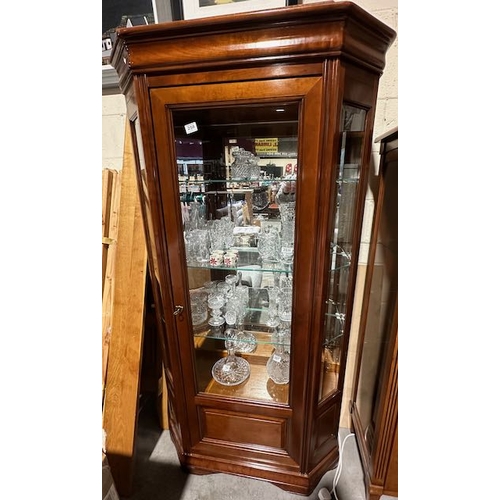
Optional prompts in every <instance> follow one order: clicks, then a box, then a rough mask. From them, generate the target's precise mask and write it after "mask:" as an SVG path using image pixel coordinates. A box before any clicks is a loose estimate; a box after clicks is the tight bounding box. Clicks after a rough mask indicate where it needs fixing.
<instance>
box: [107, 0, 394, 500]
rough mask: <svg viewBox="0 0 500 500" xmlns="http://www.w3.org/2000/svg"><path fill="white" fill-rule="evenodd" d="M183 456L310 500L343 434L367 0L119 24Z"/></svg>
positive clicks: (368, 98)
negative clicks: (364, 5) (360, 4)
mask: <svg viewBox="0 0 500 500" xmlns="http://www.w3.org/2000/svg"><path fill="white" fill-rule="evenodd" d="M117 37H118V38H117V43H116V45H115V47H114V49H113V53H112V59H111V63H112V65H113V66H114V67H115V68H116V70H117V72H118V75H119V82H120V88H121V90H122V92H123V94H124V95H125V97H126V103H127V116H128V119H129V120H130V124H131V130H132V136H133V140H134V147H135V155H136V164H137V179H138V186H139V191H140V197H141V203H142V210H143V218H144V221H145V232H146V239H147V245H148V258H149V272H150V274H151V282H152V288H153V295H154V300H155V309H156V314H157V319H158V324H159V328H160V332H159V336H160V338H161V341H162V350H163V357H164V366H165V377H166V385H167V390H168V412H169V428H170V433H171V437H172V441H173V443H174V445H175V448H176V450H177V453H178V456H179V460H180V463H181V465H182V467H183V468H184V469H185V470H188V471H190V472H193V473H211V472H225V473H229V474H237V475H241V476H246V477H252V478H257V479H262V480H265V481H269V482H271V483H274V484H276V485H278V486H279V487H281V488H283V489H285V490H288V491H291V492H295V493H299V494H304V495H306V494H310V493H311V492H312V491H313V489H314V487H315V486H316V485H317V483H318V482H319V480H320V478H321V477H322V476H323V475H324V474H325V472H327V471H328V470H329V469H330V468H331V467H333V466H334V465H335V464H336V463H337V461H338V453H339V443H338V427H339V416H340V407H341V401H342V388H343V381H344V371H345V363H346V350H347V345H348V340H349V339H348V336H349V329H350V325H351V311H352V303H353V295H354V284H355V282H356V268H357V259H358V248H359V240H360V232H361V219H362V214H363V205H364V195H365V188H366V182H367V181H366V177H367V172H366V170H367V166H368V164H369V160H370V153H371V141H372V135H373V121H374V111H375V110H374V107H375V103H376V96H377V88H378V82H379V78H380V75H381V73H382V71H383V68H384V65H385V54H386V51H387V49H388V47H389V46H390V45H391V43H392V41H393V40H394V38H395V32H394V31H393V30H392V29H391V28H389V27H387V26H386V25H385V24H383V23H382V22H380V21H379V20H377V19H376V18H374V17H373V16H372V15H370V14H368V13H367V12H365V11H364V10H362V9H361V8H360V7H358V6H357V5H355V4H352V3H350V2H321V3H317V4H312V5H298V6H291V7H283V8H276V9H270V10H263V11H255V12H250V13H245V14H232V15H226V16H218V17H211V18H205V19H196V20H188V21H174V22H170V23H165V24H157V25H150V26H140V27H134V28H123V29H120V30H118V31H117Z"/></svg>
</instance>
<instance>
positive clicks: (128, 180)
mask: <svg viewBox="0 0 500 500" xmlns="http://www.w3.org/2000/svg"><path fill="white" fill-rule="evenodd" d="M135 176H136V174H135V164H134V156H133V148H132V144H131V134H130V125H129V123H128V121H127V123H126V129H125V148H124V158H123V170H122V183H121V197H120V235H119V238H118V241H117V242H116V261H115V280H114V281H115V283H114V287H115V291H114V301H113V317H112V324H113V330H112V335H111V339H110V344H109V360H108V371H107V377H106V387H105V396H104V409H103V428H104V430H105V431H106V433H107V439H106V455H107V457H108V460H109V464H110V467H111V471H112V474H113V478H114V480H115V484H116V488H117V491H118V493H119V494H120V495H123V496H129V495H130V494H131V491H132V473H133V454H134V446H135V437H136V430H137V416H138V411H137V410H138V400H139V394H140V371H141V358H142V343H143V334H144V309H145V307H144V304H145V285H146V272H147V252H146V243H145V235H144V226H143V221H142V215H141V207H140V203H139V195H138V191H137V181H136V178H135Z"/></svg>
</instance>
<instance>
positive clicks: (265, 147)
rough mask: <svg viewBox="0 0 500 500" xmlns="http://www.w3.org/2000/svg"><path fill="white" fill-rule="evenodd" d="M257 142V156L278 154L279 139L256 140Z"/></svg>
mask: <svg viewBox="0 0 500 500" xmlns="http://www.w3.org/2000/svg"><path fill="white" fill-rule="evenodd" d="M254 141H255V154H257V155H258V154H262V153H277V152H278V139H277V138H267V139H254Z"/></svg>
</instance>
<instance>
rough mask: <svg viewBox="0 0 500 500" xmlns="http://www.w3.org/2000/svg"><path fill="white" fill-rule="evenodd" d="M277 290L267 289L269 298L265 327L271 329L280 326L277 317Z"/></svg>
mask: <svg viewBox="0 0 500 500" xmlns="http://www.w3.org/2000/svg"><path fill="white" fill-rule="evenodd" d="M279 292H280V290H279V288H275V287H272V288H268V290H267V294H268V296H269V306H268V308H267V321H266V325H267V326H270V327H271V328H275V327H277V326H278V325H279V324H280V320H279V317H278V297H279Z"/></svg>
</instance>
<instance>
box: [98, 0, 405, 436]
mask: <svg viewBox="0 0 500 500" xmlns="http://www.w3.org/2000/svg"><path fill="white" fill-rule="evenodd" d="M317 1H323V0H303V2H302V3H304V4H308V3H315V2H317ZM354 3H356V4H358V5H359V6H360V7H362V8H364V9H365V10H367V11H368V12H370V13H371V14H372V15H374V16H375V17H377V18H378V19H380V20H381V21H382V22H384V23H385V24H387V25H388V26H390V27H392V28H393V29H394V30H396V32H397V31H398V3H397V0H357V1H354ZM125 116H126V111H125V98H124V97H123V96H122V95H120V94H117V95H103V96H102V126H103V128H102V168H111V169H116V170H119V169H121V168H122V154H123V142H124V134H125ZM397 125H398V39H397V38H396V40H395V41H394V43H393V44H392V46H391V47H390V48H389V51H388V53H387V56H386V68H385V70H384V74H383V75H382V77H381V79H380V84H379V93H378V98H377V108H376V113H375V125H374V139H375V138H377V137H378V136H380V135H381V134H383V133H385V132H386V131H387V130H389V129H391V128H394V127H396V126H397ZM378 164H379V144H378V143H374V144H373V153H372V166H371V173H372V175H375V174H377V173H378ZM373 209H374V199H373V193H372V192H371V191H370V190H369V191H368V193H367V198H366V209H365V216H364V220H363V232H362V237H361V251H360V256H359V264H360V265H359V268H358V279H357V283H356V297H355V301H354V310H353V319H352V325H351V339H350V344H349V351H348V356H347V366H346V379H345V385H344V398H343V403H342V413H341V420H340V425H341V426H342V427H349V426H350V418H349V412H348V403H349V400H350V398H351V391H352V379H353V374H354V358H355V353H356V345H357V338H358V329H359V321H360V315H361V298H362V293H363V284H364V278H365V273H366V262H367V257H368V246H369V242H370V232H371V223H372V216H373Z"/></svg>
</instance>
